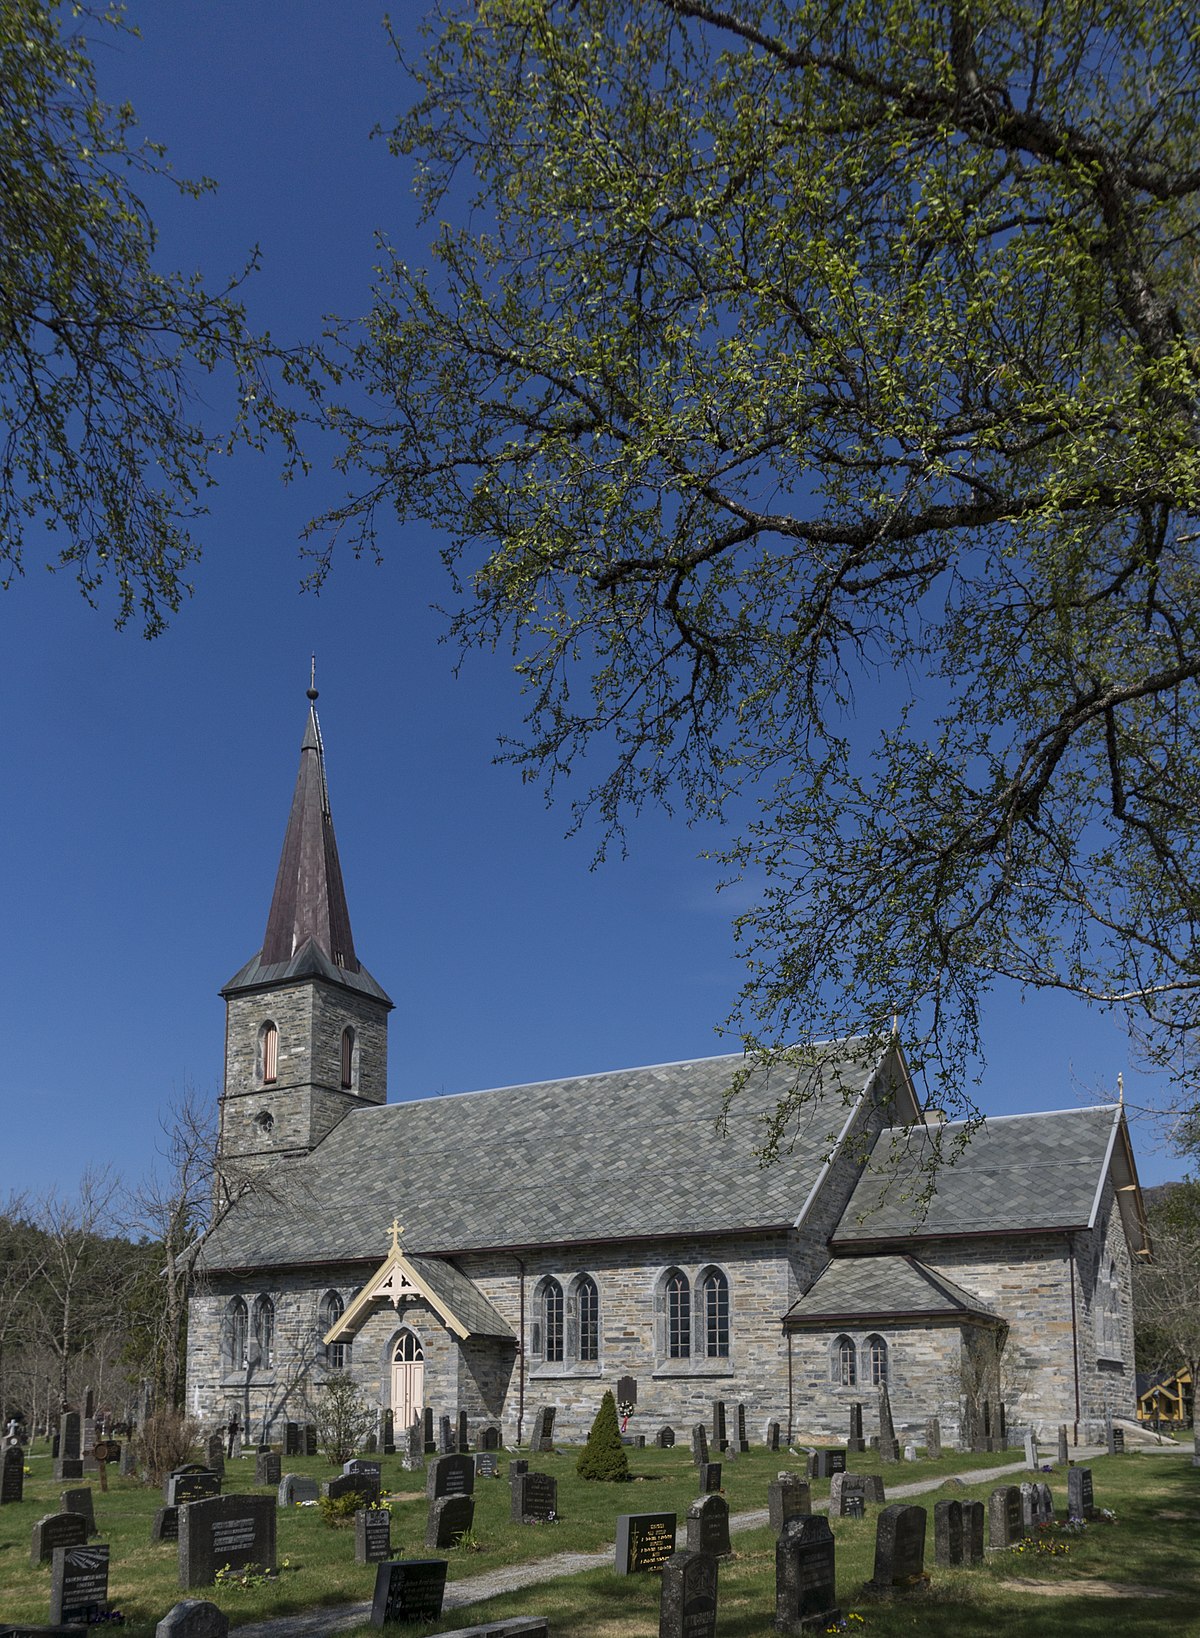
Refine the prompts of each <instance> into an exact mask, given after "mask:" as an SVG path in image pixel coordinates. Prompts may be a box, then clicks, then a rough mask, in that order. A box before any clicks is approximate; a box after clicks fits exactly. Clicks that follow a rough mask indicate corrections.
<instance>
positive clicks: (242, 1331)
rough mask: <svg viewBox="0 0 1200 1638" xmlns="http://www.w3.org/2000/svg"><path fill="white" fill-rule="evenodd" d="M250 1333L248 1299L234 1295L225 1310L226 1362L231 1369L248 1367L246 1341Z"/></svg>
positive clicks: (236, 1369) (240, 1369)
mask: <svg viewBox="0 0 1200 1638" xmlns="http://www.w3.org/2000/svg"><path fill="white" fill-rule="evenodd" d="M249 1335H250V1324H249V1315H248V1314H247V1312H246V1299H245V1298H244V1297H233V1298H232V1299H231V1300H230V1303H229V1306H228V1307H227V1308H226V1310H225V1338H224V1341H225V1363H226V1365H227V1367H228V1369H229V1370H231V1371H244V1370H245V1369H246V1343H247V1341H248V1339H249Z"/></svg>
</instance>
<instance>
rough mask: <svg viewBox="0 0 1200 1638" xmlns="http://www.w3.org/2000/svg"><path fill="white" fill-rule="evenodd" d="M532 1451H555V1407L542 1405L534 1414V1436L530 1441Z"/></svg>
mask: <svg viewBox="0 0 1200 1638" xmlns="http://www.w3.org/2000/svg"><path fill="white" fill-rule="evenodd" d="M529 1448H530V1450H532V1451H535V1452H536V1451H542V1450H547V1451H548V1450H553V1449H554V1406H553V1405H542V1406H540V1407H539V1409H538V1410H537V1411H535V1412H534V1417H533V1436H532V1438H531V1439H530V1441H529Z"/></svg>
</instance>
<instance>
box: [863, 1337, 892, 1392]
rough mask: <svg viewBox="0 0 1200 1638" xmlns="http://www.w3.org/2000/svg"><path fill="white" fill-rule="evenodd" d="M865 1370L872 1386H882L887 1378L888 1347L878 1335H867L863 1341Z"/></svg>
mask: <svg viewBox="0 0 1200 1638" xmlns="http://www.w3.org/2000/svg"><path fill="white" fill-rule="evenodd" d="M865 1349H866V1356H867V1371H868V1374H869V1378H870V1383H871V1386H872V1387H873V1388H882V1387H884V1386H885V1384H886V1383H887V1379H888V1348H887V1343H886V1342H885V1341H884V1340H883V1338H882V1337H880V1336H871V1337H868V1338H867V1340H866V1343H865Z"/></svg>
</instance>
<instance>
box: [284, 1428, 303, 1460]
mask: <svg viewBox="0 0 1200 1638" xmlns="http://www.w3.org/2000/svg"><path fill="white" fill-rule="evenodd" d="M283 1454H284V1455H285V1456H299V1454H300V1424H299V1422H285V1423H284V1424H283Z"/></svg>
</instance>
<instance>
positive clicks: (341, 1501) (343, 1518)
mask: <svg viewBox="0 0 1200 1638" xmlns="http://www.w3.org/2000/svg"><path fill="white" fill-rule="evenodd" d="M362 1505H363V1498H362V1491H361V1490H347V1491H346V1493H345V1495H342V1496H322V1497H320V1499H319V1500H318V1502H317V1506H318V1507H319V1508H320V1509H321V1517H322V1518H323V1519H324V1520H325V1523H326V1524H327V1525H328V1526H329V1528H330V1529H331V1530H337V1529H339V1528H340V1527H341V1526H342V1525H344V1524H353V1523H354V1515H355V1513H357V1512H358V1510H359V1508H360V1507H361V1506H362Z"/></svg>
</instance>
